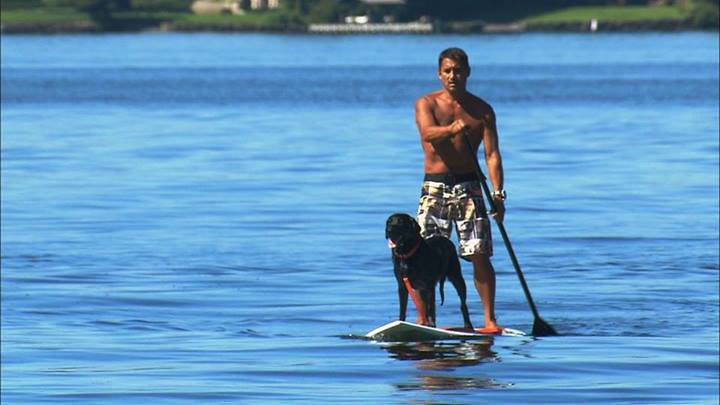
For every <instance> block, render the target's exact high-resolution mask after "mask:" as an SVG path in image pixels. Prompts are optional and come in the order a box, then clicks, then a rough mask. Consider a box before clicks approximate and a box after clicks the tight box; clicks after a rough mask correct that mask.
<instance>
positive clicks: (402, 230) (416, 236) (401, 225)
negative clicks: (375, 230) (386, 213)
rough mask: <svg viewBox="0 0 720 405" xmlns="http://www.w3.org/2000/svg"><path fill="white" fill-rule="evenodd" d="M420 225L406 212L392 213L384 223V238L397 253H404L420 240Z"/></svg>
mask: <svg viewBox="0 0 720 405" xmlns="http://www.w3.org/2000/svg"><path fill="white" fill-rule="evenodd" d="M420 238H421V236H420V225H418V223H417V221H415V218H413V217H411V216H410V215H407V214H392V215H390V217H389V218H388V219H387V222H386V223H385V239H387V240H388V246H390V248H394V249H395V250H396V251H397V252H399V253H405V252H407V251H409V250H411V249H412V248H413V247H414V246H416V245H417V242H418V240H420Z"/></svg>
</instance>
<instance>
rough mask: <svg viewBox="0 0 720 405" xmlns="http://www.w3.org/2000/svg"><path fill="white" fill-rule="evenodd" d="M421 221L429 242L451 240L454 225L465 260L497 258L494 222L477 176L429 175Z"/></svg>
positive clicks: (419, 218) (460, 251)
mask: <svg viewBox="0 0 720 405" xmlns="http://www.w3.org/2000/svg"><path fill="white" fill-rule="evenodd" d="M417 221H418V224H419V225H420V234H421V235H422V237H423V238H425V239H427V238H430V237H433V236H436V235H442V236H444V237H446V238H449V237H450V232H451V231H452V228H453V223H454V224H455V227H456V233H457V236H458V240H459V242H460V243H459V246H458V251H459V253H460V257H462V258H463V259H465V260H468V261H469V260H472V256H475V255H477V254H483V255H486V256H488V257H490V256H492V254H493V249H492V235H491V233H490V220H489V218H488V214H487V210H486V208H485V201H484V200H483V197H482V188H481V186H480V183H479V181H478V179H477V177H476V176H475V175H460V176H454V175H450V174H426V175H425V179H424V181H423V183H422V191H421V194H420V203H419V205H418V212H417Z"/></svg>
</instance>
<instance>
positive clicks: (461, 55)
mask: <svg viewBox="0 0 720 405" xmlns="http://www.w3.org/2000/svg"><path fill="white" fill-rule="evenodd" d="M445 58H447V59H451V60H454V61H455V62H458V63H460V64H461V65H463V66H464V67H465V68H466V69H470V63H469V62H468V56H467V54H466V53H465V51H463V50H462V49H460V48H448V49H446V50H444V51H442V52H440V57H439V58H438V69H440V66H442V61H443V59H445Z"/></svg>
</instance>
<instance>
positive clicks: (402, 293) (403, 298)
mask: <svg viewBox="0 0 720 405" xmlns="http://www.w3.org/2000/svg"><path fill="white" fill-rule="evenodd" d="M398 302H399V304H400V316H399V317H398V319H400V320H401V321H404V320H405V316H406V315H407V303H408V291H407V288H405V284H404V283H403V282H401V281H400V282H398Z"/></svg>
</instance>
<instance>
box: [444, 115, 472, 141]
mask: <svg viewBox="0 0 720 405" xmlns="http://www.w3.org/2000/svg"><path fill="white" fill-rule="evenodd" d="M467 128H469V125H468V124H466V123H465V121H463V120H462V119H457V120H455V121H453V123H452V124H450V128H448V129H449V130H450V136H449V137H450V138H452V137H453V136H455V135H457V134H460V133H462V132H463V131H464V130H466V129H467Z"/></svg>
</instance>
